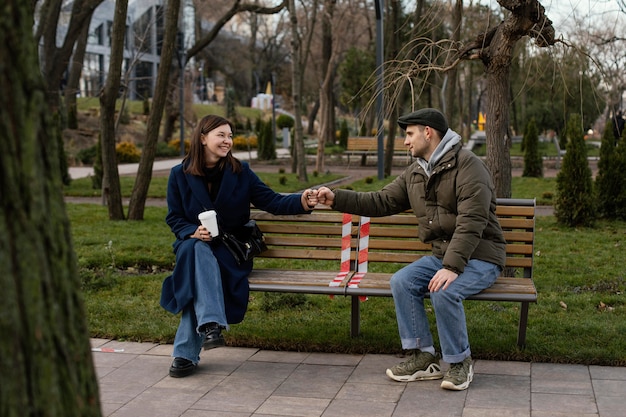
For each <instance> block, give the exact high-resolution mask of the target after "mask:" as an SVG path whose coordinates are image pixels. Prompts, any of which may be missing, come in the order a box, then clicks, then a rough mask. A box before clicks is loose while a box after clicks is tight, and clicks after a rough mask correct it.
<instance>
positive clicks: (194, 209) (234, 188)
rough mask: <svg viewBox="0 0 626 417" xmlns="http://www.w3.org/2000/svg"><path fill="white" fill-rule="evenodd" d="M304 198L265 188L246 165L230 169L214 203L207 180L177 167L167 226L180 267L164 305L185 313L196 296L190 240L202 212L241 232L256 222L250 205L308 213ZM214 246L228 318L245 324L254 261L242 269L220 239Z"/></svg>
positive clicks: (164, 291)
mask: <svg viewBox="0 0 626 417" xmlns="http://www.w3.org/2000/svg"><path fill="white" fill-rule="evenodd" d="M300 196H301V194H289V195H284V194H279V193H276V192H275V191H273V190H272V189H271V188H269V187H268V186H267V185H266V184H264V183H263V182H262V181H261V179H260V178H259V177H258V176H257V175H256V174H255V173H254V172H253V171H252V170H251V169H250V166H249V165H248V164H247V163H246V162H243V171H242V172H241V173H239V174H235V173H233V172H232V170H231V167H230V166H227V167H226V168H225V170H224V177H223V178H222V183H221V186H220V189H219V192H218V194H217V197H216V199H215V201H212V200H211V197H210V195H209V191H208V189H207V186H206V183H205V181H204V179H203V177H199V176H194V175H190V174H185V173H184V172H183V165H182V164H179V165H177V166H175V167H174V168H172V170H171V172H170V177H169V181H168V186H167V205H168V213H167V217H166V222H167V224H168V225H169V226H170V228H171V229H172V232H173V233H174V235H175V236H176V241H175V242H174V244H173V247H174V253H175V254H176V265H175V266H174V271H173V273H172V275H170V276H169V277H167V278H166V279H165V280H164V281H163V286H162V288H161V306H162V307H163V308H164V309H165V310H167V311H169V312H171V313H174V314H177V313H179V312H180V311H181V310H182V309H183V308H184V307H185V306H186V305H187V304H188V303H189V302H191V301H192V298H193V276H194V273H195V267H194V245H195V243H196V242H197V241H198V240H197V239H191V238H190V236H191V235H192V234H193V233H194V232H195V231H196V229H197V228H198V226H199V225H200V221H199V220H198V214H199V213H201V212H203V211H205V210H215V211H216V212H217V216H218V223H219V226H220V230H226V231H229V232H233V231H235V230H236V229H237V228H238V227H241V226H243V225H244V224H245V223H246V222H247V221H248V220H249V219H250V204H251V203H252V204H253V205H254V206H255V207H257V208H259V209H261V210H264V211H267V212H269V213H272V214H303V213H310V211H305V210H304V208H303V207H302V203H301V202H300ZM206 244H207V245H210V246H211V248H212V250H213V253H214V254H215V257H216V258H217V261H218V263H219V266H220V272H221V276H222V284H223V289H224V301H225V306H226V318H227V320H228V322H229V323H239V322H241V321H242V320H243V317H244V314H245V312H246V309H247V307H248V294H249V288H248V279H247V277H248V275H249V274H250V271H251V270H252V261H250V262H246V263H244V264H242V265H237V262H236V261H235V259H234V258H233V256H232V255H231V254H230V252H229V251H228V249H226V247H225V246H224V245H223V244H222V242H221V241H220V240H219V239H215V240H214V241H212V242H211V243H206Z"/></svg>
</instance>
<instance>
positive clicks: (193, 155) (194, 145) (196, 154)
mask: <svg viewBox="0 0 626 417" xmlns="http://www.w3.org/2000/svg"><path fill="white" fill-rule="evenodd" d="M223 125H229V126H230V128H231V130H232V131H233V132H234V131H235V127H234V126H233V124H232V123H231V122H230V121H228V119H225V118H223V117H221V116H216V115H214V114H209V115H207V116H204V117H203V118H202V119H201V120H200V122H198V125H197V126H196V129H195V130H194V132H193V135H192V136H191V143H190V144H189V153H188V154H187V155H185V158H183V166H184V167H185V168H184V170H185V173H186V174H191V175H204V172H203V171H202V168H204V147H203V146H202V135H206V134H207V133H209V132H210V131H211V130H214V129H217V128H218V127H220V126H223ZM226 164H230V166H231V167H232V170H233V172H234V173H239V172H241V170H242V165H241V161H240V160H239V159H237V158H235V157H234V156H233V153H232V149H231V151H229V152H228V154H227V155H226V156H225V157H224V158H220V160H219V162H218V163H217V166H218V168H219V169H220V171H221V170H223V169H224V167H225V166H226Z"/></svg>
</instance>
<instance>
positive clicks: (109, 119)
mask: <svg viewBox="0 0 626 417" xmlns="http://www.w3.org/2000/svg"><path fill="white" fill-rule="evenodd" d="M127 10H128V0H116V2H115V14H114V17H113V27H112V29H111V58H110V59H111V61H110V65H109V73H108V74H107V79H106V83H105V85H104V88H103V89H102V92H101V93H100V132H101V135H102V136H101V137H102V169H103V176H102V177H103V178H102V196H103V198H105V201H106V203H107V206H108V207H109V219H111V220H124V208H123V206H122V188H121V186H120V174H119V172H118V170H117V156H116V154H115V145H116V140H115V138H116V132H115V103H116V101H117V96H118V94H119V91H120V84H121V78H122V63H123V62H124V36H125V35H126V11H127Z"/></svg>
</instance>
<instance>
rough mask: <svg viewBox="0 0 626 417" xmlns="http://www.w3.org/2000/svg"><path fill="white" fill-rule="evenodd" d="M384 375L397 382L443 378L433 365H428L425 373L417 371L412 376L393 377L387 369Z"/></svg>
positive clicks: (438, 369)
mask: <svg viewBox="0 0 626 417" xmlns="http://www.w3.org/2000/svg"><path fill="white" fill-rule="evenodd" d="M385 373H386V374H387V376H388V377H389V378H391V379H393V380H394V381H398V382H413V381H429V380H432V379H441V378H443V374H442V373H441V367H440V366H439V365H437V364H435V363H431V364H430V365H428V368H426V370H425V371H417V372H415V373H414V374H412V375H394V373H393V372H392V371H391V369H387V371H386V372H385Z"/></svg>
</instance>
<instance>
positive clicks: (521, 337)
mask: <svg viewBox="0 0 626 417" xmlns="http://www.w3.org/2000/svg"><path fill="white" fill-rule="evenodd" d="M521 304H522V306H521V309H520V313H519V327H518V329H517V346H518V347H519V348H520V349H524V348H525V347H526V327H527V326H528V304H529V303H521Z"/></svg>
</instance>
